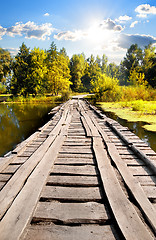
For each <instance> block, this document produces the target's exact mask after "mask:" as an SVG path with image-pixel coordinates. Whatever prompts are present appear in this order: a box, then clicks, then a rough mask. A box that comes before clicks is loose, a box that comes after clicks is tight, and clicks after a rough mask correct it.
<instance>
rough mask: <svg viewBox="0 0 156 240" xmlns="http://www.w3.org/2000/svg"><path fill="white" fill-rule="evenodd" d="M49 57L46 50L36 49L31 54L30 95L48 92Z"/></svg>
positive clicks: (28, 83) (28, 80)
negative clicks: (47, 59) (47, 61)
mask: <svg viewBox="0 0 156 240" xmlns="http://www.w3.org/2000/svg"><path fill="white" fill-rule="evenodd" d="M46 58H47V55H46V53H45V52H44V50H41V49H39V48H34V49H33V50H32V51H31V52H30V63H29V73H28V76H27V86H26V89H27V90H26V91H27V93H28V94H34V95H36V94H38V93H44V92H45V90H46V87H47V86H46V74H47V71H48V70H47V64H46Z"/></svg>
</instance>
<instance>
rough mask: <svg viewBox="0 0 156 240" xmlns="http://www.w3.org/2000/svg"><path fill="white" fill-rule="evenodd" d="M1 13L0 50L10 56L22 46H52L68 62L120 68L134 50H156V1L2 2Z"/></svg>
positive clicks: (15, 0)
mask: <svg viewBox="0 0 156 240" xmlns="http://www.w3.org/2000/svg"><path fill="white" fill-rule="evenodd" d="M0 12H1V14H0V47H1V48H4V49H7V50H9V51H10V52H11V54H12V55H14V56H15V55H16V54H17V53H18V51H19V47H20V46H21V45H22V43H23V42H24V43H25V44H26V46H27V47H29V48H30V49H33V48H34V47H39V48H40V49H47V50H48V49H49V48H50V45H51V43H52V42H53V41H54V42H55V44H56V46H57V48H58V50H60V49H61V48H62V47H65V49H66V51H67V54H68V56H69V57H70V58H71V57H72V55H73V54H80V53H82V52H83V53H84V54H85V56H86V57H89V56H90V55H91V54H93V55H94V56H95V57H96V56H97V55H99V56H100V57H102V55H103V54H105V55H106V56H107V57H108V60H109V62H115V63H116V64H119V63H120V61H121V60H123V58H124V56H125V55H126V52H127V49H128V48H129V47H130V46H131V45H132V44H135V43H137V44H138V46H139V47H141V48H144V47H145V46H147V45H148V44H150V43H152V44H154V45H156V0H149V1H147V0H107V1H106V0H38V1H37V0H27V1H25V0H22V1H21V0H14V1H12V0H4V1H2V2H1V11H0Z"/></svg>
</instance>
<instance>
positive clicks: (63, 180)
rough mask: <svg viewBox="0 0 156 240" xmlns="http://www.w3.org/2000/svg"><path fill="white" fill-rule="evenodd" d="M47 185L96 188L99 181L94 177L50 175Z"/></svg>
mask: <svg viewBox="0 0 156 240" xmlns="http://www.w3.org/2000/svg"><path fill="white" fill-rule="evenodd" d="M47 185H54V186H57V185H58V186H79V187H83V186H86V187H90V186H92V187H97V186H99V181H98V179H97V177H96V176H59V175H56V176H55V175H52V176H49V177H48V179H47Z"/></svg>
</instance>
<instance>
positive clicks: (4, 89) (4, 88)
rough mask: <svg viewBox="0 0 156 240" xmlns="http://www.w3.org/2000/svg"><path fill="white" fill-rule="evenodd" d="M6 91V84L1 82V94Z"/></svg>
mask: <svg viewBox="0 0 156 240" xmlns="http://www.w3.org/2000/svg"><path fill="white" fill-rule="evenodd" d="M2 93H6V86H4V84H2V83H1V82H0V94H2Z"/></svg>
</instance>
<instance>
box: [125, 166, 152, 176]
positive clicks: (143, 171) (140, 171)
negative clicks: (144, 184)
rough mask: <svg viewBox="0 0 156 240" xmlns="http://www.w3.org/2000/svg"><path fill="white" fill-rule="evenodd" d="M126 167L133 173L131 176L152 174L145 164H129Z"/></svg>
mask: <svg viewBox="0 0 156 240" xmlns="http://www.w3.org/2000/svg"><path fill="white" fill-rule="evenodd" d="M128 169H129V170H130V172H131V173H132V174H133V176H139V175H143V176H148V175H153V174H152V173H151V171H150V170H149V168H147V167H145V166H129V167H128Z"/></svg>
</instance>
